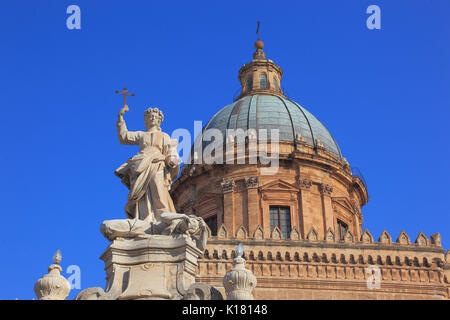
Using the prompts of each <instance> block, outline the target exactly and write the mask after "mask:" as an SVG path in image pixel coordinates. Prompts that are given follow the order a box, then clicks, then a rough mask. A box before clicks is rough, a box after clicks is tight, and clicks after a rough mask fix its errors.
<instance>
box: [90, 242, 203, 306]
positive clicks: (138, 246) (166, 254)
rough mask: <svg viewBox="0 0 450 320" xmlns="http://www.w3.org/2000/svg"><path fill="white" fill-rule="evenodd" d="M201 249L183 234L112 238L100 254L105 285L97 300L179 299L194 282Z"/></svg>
mask: <svg viewBox="0 0 450 320" xmlns="http://www.w3.org/2000/svg"><path fill="white" fill-rule="evenodd" d="M201 255H202V252H201V251H200V250H199V249H198V248H197V247H196V246H195V243H194V242H193V241H192V240H191V239H190V238H189V237H187V236H185V235H179V236H177V237H172V236H164V235H151V236H148V237H146V238H134V239H116V240H114V241H113V242H112V243H111V245H110V246H109V247H108V249H106V251H105V252H104V253H103V254H102V256H101V257H100V259H102V260H103V261H104V262H105V270H106V274H107V284H106V289H105V291H104V292H101V293H99V294H98V295H97V298H98V299H119V300H130V299H137V300H154V299H157V300H161V299H163V300H164V299H165V300H179V299H182V298H183V295H185V293H186V290H187V289H188V288H189V286H190V285H191V284H193V283H194V282H195V272H196V269H197V266H198V264H197V259H198V258H199V257H200V256H201Z"/></svg>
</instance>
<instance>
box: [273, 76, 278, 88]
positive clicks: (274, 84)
mask: <svg viewBox="0 0 450 320" xmlns="http://www.w3.org/2000/svg"><path fill="white" fill-rule="evenodd" d="M273 90H275V91H277V90H278V85H277V78H273Z"/></svg>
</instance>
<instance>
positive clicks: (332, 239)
mask: <svg viewBox="0 0 450 320" xmlns="http://www.w3.org/2000/svg"><path fill="white" fill-rule="evenodd" d="M325 241H326V242H335V241H336V237H335V236H334V232H333V230H331V227H330V228H328V230H327V233H326V234H325Z"/></svg>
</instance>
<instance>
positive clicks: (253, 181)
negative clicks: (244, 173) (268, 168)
mask: <svg viewBox="0 0 450 320" xmlns="http://www.w3.org/2000/svg"><path fill="white" fill-rule="evenodd" d="M258 185H259V178H258V177H250V178H245V186H246V187H247V189H253V188H258Z"/></svg>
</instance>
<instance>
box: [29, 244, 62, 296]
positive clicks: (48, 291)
mask: <svg viewBox="0 0 450 320" xmlns="http://www.w3.org/2000/svg"><path fill="white" fill-rule="evenodd" d="M61 259H62V255H61V251H60V250H58V251H56V253H55V255H54V256H53V264H52V265H51V266H50V267H48V274H46V275H44V276H43V277H42V278H40V279H39V280H38V281H36V283H35V284H34V292H35V293H36V296H37V297H38V299H39V300H64V299H65V298H67V296H68V295H69V292H70V283H69V281H67V279H66V278H64V277H63V276H61V275H60V273H61V271H62V268H61V267H60V266H59V263H60V262H61Z"/></svg>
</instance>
